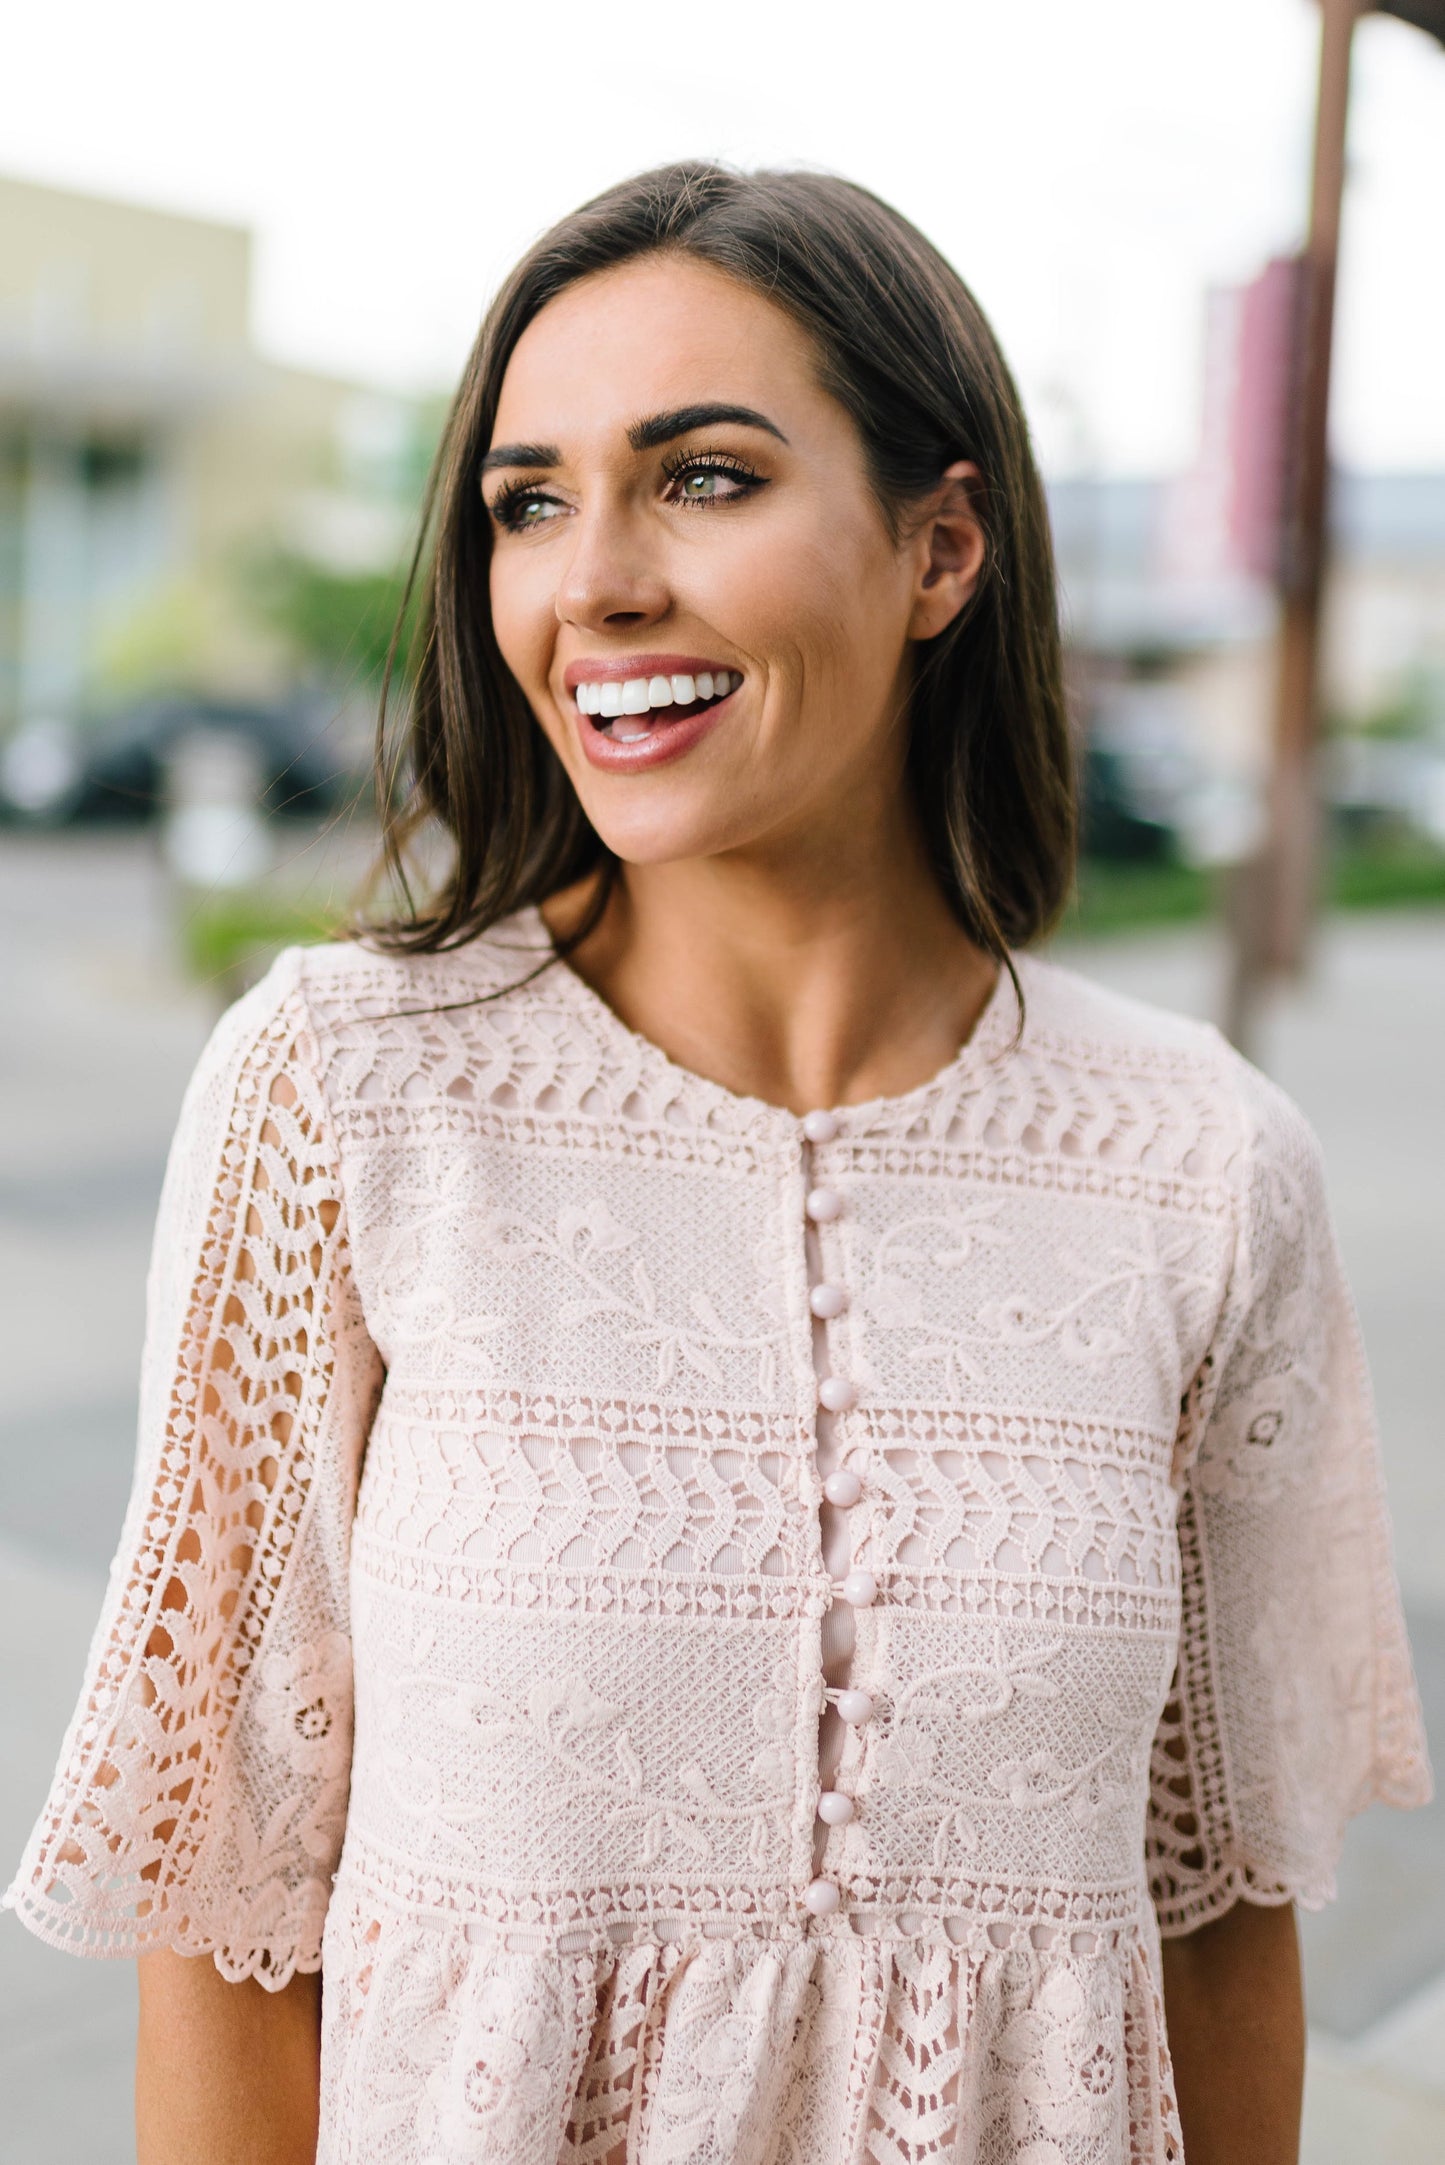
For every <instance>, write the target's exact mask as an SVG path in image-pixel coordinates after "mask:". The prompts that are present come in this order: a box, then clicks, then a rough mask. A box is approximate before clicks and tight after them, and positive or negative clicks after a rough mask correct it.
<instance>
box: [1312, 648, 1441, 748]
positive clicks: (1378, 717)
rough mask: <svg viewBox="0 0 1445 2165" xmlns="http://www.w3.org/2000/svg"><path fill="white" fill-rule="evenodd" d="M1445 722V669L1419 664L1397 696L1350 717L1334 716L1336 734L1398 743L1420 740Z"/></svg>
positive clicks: (1402, 684) (1399, 685)
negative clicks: (1355, 735) (1348, 718)
mask: <svg viewBox="0 0 1445 2165" xmlns="http://www.w3.org/2000/svg"><path fill="white" fill-rule="evenodd" d="M1442 723H1445V671H1441V670H1439V669H1432V668H1430V667H1428V666H1426V665H1423V664H1418V665H1417V666H1416V667H1415V668H1413V669H1412V670H1410V671H1409V672H1408V674H1407V675H1406V676H1404V677H1403V678H1402V679H1401V681H1400V683H1399V684H1398V686H1397V687H1396V690H1395V693H1394V696H1393V697H1392V698H1390V699H1388V700H1386V701H1385V702H1384V703H1383V704H1382V705H1380V706H1378V707H1374V708H1372V709H1371V710H1370V712H1369V713H1367V714H1361V715H1359V716H1356V717H1354V718H1353V719H1351V720H1349V721H1344V720H1341V719H1339V718H1338V717H1336V718H1333V719H1332V723H1331V727H1332V731H1333V733H1334V734H1336V735H1349V734H1357V735H1359V736H1364V737H1375V738H1384V739H1387V740H1390V741H1393V742H1398V743H1419V742H1420V741H1421V740H1422V739H1427V738H1430V737H1433V736H1434V735H1435V734H1436V733H1437V731H1438V730H1439V729H1440V727H1441V725H1442Z"/></svg>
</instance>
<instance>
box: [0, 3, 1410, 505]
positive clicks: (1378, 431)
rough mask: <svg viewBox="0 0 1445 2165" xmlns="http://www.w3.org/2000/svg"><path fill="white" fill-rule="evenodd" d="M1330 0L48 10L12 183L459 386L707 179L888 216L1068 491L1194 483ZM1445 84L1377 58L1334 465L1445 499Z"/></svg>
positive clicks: (1378, 29)
mask: <svg viewBox="0 0 1445 2165" xmlns="http://www.w3.org/2000/svg"><path fill="white" fill-rule="evenodd" d="M1317 43H1318V14H1317V10H1316V8H1315V6H1314V5H1313V4H1312V0H1209V4H1208V5H1207V6H1201V5H1199V4H1196V5H1194V6H1192V7H1186V6H1184V5H1183V4H1182V0H1090V4H1089V5H1087V6H1085V5H1081V4H1080V0H992V4H990V5H985V4H983V0H907V4H906V5H902V6H899V5H892V6H887V5H878V4H875V5H873V6H870V7H858V6H856V5H853V4H852V0H830V4H828V5H821V4H818V0H715V4H714V5H712V6H705V5H701V4H699V0H627V4H626V5H625V6H621V7H604V6H600V5H598V4H597V0H585V4H580V0H556V4H553V5H546V4H544V0H508V4H507V5H505V6H501V5H496V4H487V0H407V4H406V5H405V6H399V5H397V4H396V0H388V4H387V5H385V6H382V5H378V4H376V0H345V4H338V0H246V5H245V6H244V7H226V8H218V7H209V6H204V5H198V4H197V0H128V4H127V5H125V6H124V7H117V6H116V5H115V0H47V4H46V5H45V6H44V7H41V6H39V5H38V4H36V0H30V5H28V6H26V7H25V8H24V9H23V10H19V9H16V10H12V11H11V13H10V15H9V18H8V21H7V28H6V35H5V65H4V68H3V71H0V171H5V172H7V173H9V174H11V175H14V176H16V177H20V178H27V179H33V180H42V181H50V182H53V183H56V184H58V185H61V186H65V187H72V188H81V189H86V190H89V191H93V192H96V193H100V194H106V195H115V196H119V197H122V198H126V199H129V200H132V201H137V202H143V203H150V204H154V205H156V206H158V207H160V208H163V209H170V210H179V211H185V212H190V213H193V214H196V215H200V216H208V217H220V218H224V219H227V220H231V221H237V222H240V223H243V224H245V225H248V226H249V227H251V228H252V229H253V231H254V233H255V237H256V257H255V269H256V277H255V300H254V329H255V336H256V339H257V342H258V344H259V345H260V346H261V348H262V349H263V350H264V351H266V352H267V353H269V354H271V355H273V356H274V357H276V358H278V359H281V360H285V361H289V362H292V363H294V364H297V365H300V366H304V367H309V368H317V369H322V370H325V371H328V372H331V373H335V374H340V375H344V376H348V377H352V378H355V379H357V380H359V381H363V382H371V383H377V384H380V385H384V386H393V387H397V388H402V389H408V390H410V389H428V390H430V389H437V388H441V387H444V386H446V385H448V384H449V383H450V382H451V381H452V380H453V379H454V377H455V375H456V373H457V371H458V369H459V367H460V365H461V362H462V359H463V357H464V355H465V353H466V350H467V347H468V345H469V343H470V340H471V337H472V334H473V332H474V330H475V327H476V324H477V321H478V318H479V316H480V314H481V311H482V309H483V307H484V306H485V303H486V299H487V296H488V294H489V293H490V292H491V290H492V289H493V287H494V286H495V284H496V283H497V281H498V279H499V278H500V277H501V275H502V274H503V273H504V272H505V270H506V269H507V267H508V265H509V264H510V262H511V261H512V260H513V259H514V258H515V256H516V255H517V254H518V253H519V251H520V250H521V249H522V248H523V247H524V246H525V245H526V244H527V242H528V241H529V240H530V239H531V238H532V237H533V236H534V235H535V234H536V233H537V232H539V231H540V230H541V229H543V228H544V227H545V226H546V225H547V224H548V223H550V221H551V220H552V219H554V218H556V217H557V216H559V215H560V214H562V213H563V212H565V211H566V210H568V209H570V208H571V207H572V206H573V205H574V204H576V203H577V202H579V201H580V200H582V199H583V198H584V197H586V196H587V195H589V194H592V193H594V192H595V191H596V190H597V189H599V188H601V187H604V186H606V185H607V184H608V183H609V182H610V181H612V180H614V179H617V178H619V177H620V176H621V175H623V174H625V173H627V172H630V171H635V170H638V169H640V168H642V167H644V166H648V165H654V164H658V163H660V162H662V161H663V160H665V159H668V158H671V157H676V156H696V155H709V156H721V157H724V158H726V159H729V160H731V161H733V162H735V163H739V164H743V165H758V164H770V163H771V164H789V165H810V166H819V167H825V168H828V169H831V170H834V171H838V172H842V173H845V174H847V175H849V176H850V177H852V178H854V179H857V180H861V181H863V182H865V183H866V184H867V185H868V186H870V187H872V188H874V189H876V190H877V191H879V192H880V193H881V194H883V195H885V196H887V197H888V198H890V199H891V200H892V201H893V202H894V203H896V204H897V205H898V207H899V208H900V209H901V210H903V211H905V212H906V213H907V214H908V215H909V216H910V217H912V218H913V219H914V220H916V222H917V223H918V224H920V225H921V226H922V227H923V228H924V229H925V231H926V232H928V233H929V235H930V236H931V237H932V238H933V239H934V240H935V241H936V242H937V243H938V244H939V245H940V246H941V247H942V248H943V249H944V251H945V252H946V253H947V254H948V255H949V256H950V257H951V258H952V260H953V261H954V263H955V264H956V265H957V266H958V268H959V269H960V270H961V271H962V273H963V275H964V277H965V278H966V279H967V280H968V281H969V283H970V285H971V286H972V287H973V289H974V291H975V293H976V294H977V295H978V297H979V299H980V300H981V302H982V303H983V305H984V307H985V309H986V310H987V311H988V313H989V315H990V317H991V318H992V321H993V323H994V327H995V329H996V330H997V332H998V333H999V336H1000V338H1001V340H1002V342H1003V345H1004V348H1005V351H1006V352H1007V353H1008V355H1009V357H1010V359H1011V361H1012V363H1013V366H1014V368H1015V371H1016V373H1017V375H1018V377H1019V380H1020V383H1021V386H1022V388H1023V392H1024V396H1025V402H1026V404H1027V406H1028V409H1029V414H1030V418H1031V421H1032V423H1033V427H1034V430H1035V435H1036V439H1037V441H1038V444H1039V448H1040V451H1041V454H1042V457H1043V460H1044V463H1045V465H1046V466H1047V467H1049V468H1050V469H1051V470H1053V471H1054V472H1066V471H1070V470H1075V471H1088V472H1110V473H1157V472H1167V471H1171V470H1177V469H1179V468H1181V467H1184V466H1186V465H1188V464H1189V463H1190V461H1191V458H1192V457H1193V455H1194V451H1195V447H1196V443H1197V432H1198V411H1199V395H1200V347H1201V339H1202V321H1203V306H1204V294H1205V291H1206V289H1207V287H1208V286H1209V285H1210V284H1211V283H1212V282H1218V281H1229V280H1236V279H1240V278H1243V277H1247V276H1249V275H1250V274H1251V273H1252V272H1253V271H1254V270H1255V269H1257V268H1258V266H1259V265H1260V264H1261V263H1262V262H1263V261H1264V260H1265V259H1266V258H1267V257H1268V256H1269V255H1270V254H1271V253H1272V252H1277V251H1279V250H1282V249H1288V248H1290V247H1292V246H1295V245H1297V244H1298V241H1299V240H1300V238H1301V236H1302V232H1303V225H1304V218H1305V209H1306V201H1307V190H1308V165H1309V142H1310V128H1311V120H1312V108H1313V95H1314V74H1315V67H1316V55H1317ZM1442 213H1445V51H1442V49H1441V48H1439V47H1438V46H1436V45H1434V44H1433V43H1432V42H1431V41H1429V40H1428V39H1426V38H1425V37H1423V36H1422V35H1421V34H1420V33H1419V32H1416V31H1412V30H1410V29H1408V28H1407V27H1406V26H1405V25H1404V24H1401V23H1397V22H1393V21H1390V20H1387V19H1385V18H1382V17H1378V16H1377V17H1374V18H1371V19H1367V20H1366V21H1365V22H1364V23H1363V24H1362V26H1361V28H1360V31H1359V33H1358V36H1357V41H1356V64H1355V95H1354V108H1353V116H1352V124H1351V142H1350V180H1349V194H1348V201H1347V208H1346V225H1345V240H1344V249H1343V255H1342V263H1341V301H1340V317H1339V342H1338V347H1337V373H1336V395H1335V405H1334V424H1333V425H1334V441H1335V448H1336V451H1337V454H1338V455H1339V456H1340V457H1341V458H1342V459H1343V460H1344V461H1345V462H1347V463H1349V464H1352V465H1357V466H1367V467H1375V468H1381V467H1388V468H1397V469H1399V468H1406V469H1408V468H1422V467H1425V468H1436V469H1439V468H1442V467H1445V366H1442V356H1445V215H1442Z"/></svg>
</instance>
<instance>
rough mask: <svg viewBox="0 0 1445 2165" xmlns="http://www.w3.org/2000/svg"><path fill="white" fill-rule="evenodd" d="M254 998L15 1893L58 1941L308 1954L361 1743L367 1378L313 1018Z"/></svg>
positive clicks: (178, 1155) (217, 1054) (271, 1970)
mask: <svg viewBox="0 0 1445 2165" xmlns="http://www.w3.org/2000/svg"><path fill="white" fill-rule="evenodd" d="M275 990H276V988H275V987H274V986H273V987H271V988H270V991H269V993H267V994H263V995H258V996H256V997H254V998H253V999H251V1000H249V1001H247V1002H244V1003H242V1005H241V1007H240V1008H238V1009H237V1010H235V1011H234V1013H233V1015H232V1016H231V1017H230V1018H228V1021H227V1024H226V1025H225V1026H224V1027H223V1029H222V1030H221V1031H220V1032H219V1033H218V1035H217V1037H216V1039H215V1040H214V1041H213V1043H212V1045H211V1048H210V1051H209V1053H208V1055H207V1058H206V1060H205V1061H204V1063H203V1064H202V1066H201V1068H200V1070H199V1072H198V1074H197V1076H196V1079H195V1081H194V1083H193V1085H192V1087H191V1090H190V1093H189V1095H188V1098H187V1101H186V1106H185V1110H184V1112H183V1115H182V1119H181V1124H180V1130H179V1133H178V1136H177V1141H176V1145H175V1149H174V1151H173V1154H172V1158H171V1164H170V1170H169V1173H168V1177H167V1182H166V1188H165V1196H164V1201H163V1204H162V1209H161V1214H160V1222H159V1226H158V1229H157V1234H156V1242H155V1256H154V1263H153V1268H152V1278H151V1286H150V1318H149V1328H148V1338H147V1348H146V1360H145V1374H144V1378H143V1385H142V1411H141V1448H140V1452H139V1456H138V1463H137V1473H136V1481H135V1488H134V1492H133V1496H132V1501H131V1506H130V1511H129V1515H128V1517H127V1521H126V1528H125V1532H124V1535H123V1537H122V1541H121V1546H120V1551H119V1555H118V1559H117V1563H116V1566H115V1570H114V1572H113V1575H112V1580H111V1586H110V1591H109V1595H108V1598H107V1603H106V1609H105V1613H104V1615H103V1617H102V1619H101V1623H100V1626H99V1629H98V1631H97V1634H96V1638H95V1641H94V1644H93V1647H92V1653H91V1661H90V1682H89V1687H88V1690H87V1694H86V1696H85V1698H84V1699H83V1700H82V1703H81V1706H80V1708H79V1711H78V1713H77V1716H76V1719H75V1722H74V1724H73V1726H72V1730H71V1733H70V1736H69V1738H68V1739H67V1743H66V1747H65V1751H64V1754H63V1757H62V1762H61V1768H60V1772H59V1774H58V1776H57V1780H56V1784H55V1787H54V1790H53V1792H52V1795H51V1798H50V1801H49V1803H48V1805H47V1808H46V1811H45V1814H44V1816H43V1817H42V1819H41V1821H40V1824H39V1826H38V1827H37V1829H36V1832H35V1835H34V1837H33V1838H32V1842H31V1846H30V1850H29V1852H28V1854H27V1857H26V1859H25V1862H24V1864H23V1866H22V1868H21V1872H20V1874H19V1876H18V1877H17V1880H16V1883H15V1887H14V1889H13V1890H12V1896H11V1899H12V1900H13V1901H15V1902H16V1904H17V1905H18V1906H19V1907H20V1908H21V1909H22V1912H23V1913H24V1915H25V1918H26V1922H27V1923H30V1924H32V1925H33V1926H34V1927H35V1928H36V1929H37V1930H39V1931H40V1932H42V1934H43V1935H44V1936H46V1937H48V1938H51V1939H53V1940H54V1941H56V1942H57V1943H59V1944H62V1945H64V1944H67V1943H71V1944H78V1945H79V1946H80V1947H82V1948H84V1949H89V1948H94V1949H95V1950H97V1951H123V1950H128V1949H132V1948H138V1947H145V1946H150V1945H158V1944H164V1945H171V1946H179V1947H181V1948H184V1949H186V1950H188V1951H198V1950H201V1949H209V1950H212V1951H214V1952H215V1954H216V1958H217V1960H218V1962H219V1963H220V1965H221V1966H222V1968H223V1969H224V1970H225V1971H226V1973H227V1974H228V1975H231V1976H244V1975H247V1974H250V1973H252V1972H261V1973H263V1974H264V1975H265V1977H266V1980H267V1981H268V1982H271V1983H277V1984H279V1983H281V1982H284V1980H285V1978H286V1977H287V1976H288V1975H289V1974H290V1973H291V1971H292V1969H293V1968H295V1967H298V1966H299V1967H302V1968H313V1969H314V1968H315V1967H316V1965H317V1963H318V1961H319V1955H320V1934H321V1925H322V1920H323V1917H324V1914H325V1910H326V1904H327V1900H328V1897H329V1893H330V1875H331V1872H332V1870H333V1869H334V1866H335V1861H336V1858H337V1855H338V1854H339V1850H340V1844H341V1837H342V1831H343V1823H344V1818H345V1809H346V1792H347V1779H348V1772H349V1765H350V1745H351V1716H350V1709H351V1658H350V1642H349V1636H348V1629H349V1627H348V1620H347V1609H348V1603H347V1589H346V1557H347V1549H348V1543H349V1532H350V1518H351V1509H352V1501H353V1497H354V1492H355V1473H356V1467H357V1463H358V1460H359V1455H360V1448H361V1445H362V1442H363V1439H364V1437H365V1434H366V1429H367V1425H368V1422H369V1418H370V1412H371V1403H372V1400H373V1397H374V1392H375V1387H376V1383H377V1380H378V1375H377V1364H376V1360H375V1356H374V1354H373V1353H372V1351H371V1349H370V1346H369V1345H368V1343H367V1340H366V1337H365V1333H364V1331H363V1329H362V1327H361V1323H360V1318H359V1316H358V1313H357V1309H356V1303H355V1297H354V1294H353V1292H352V1281H351V1273H350V1269H349V1260H348V1235H347V1229H346V1219H345V1211H344V1204H343V1200H342V1196H341V1191H340V1186H339V1183H338V1179H337V1174H336V1166H335V1159H334V1153H333V1150H332V1147H331V1144H330V1141H329V1137H328V1134H327V1129H326V1123H325V1117H324V1114H323V1112H322V1110H321V1106H320V1100H319V1093H318V1090H317V1087H316V1083H315V1078H314V1071H313V1064H312V1063H313V1054H312V1049H311V1047H310V1043H309V1039H308V1035H307V1030H306V1020H305V1014H304V1010H303V1008H302V1005H301V1002H300V1000H299V998H298V997H297V996H296V995H295V994H294V993H288V994H286V996H284V997H283V998H282V999H281V1000H280V1001H279V1003H278V1002H277V1001H276V998H275Z"/></svg>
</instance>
